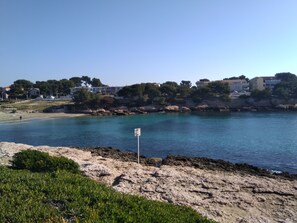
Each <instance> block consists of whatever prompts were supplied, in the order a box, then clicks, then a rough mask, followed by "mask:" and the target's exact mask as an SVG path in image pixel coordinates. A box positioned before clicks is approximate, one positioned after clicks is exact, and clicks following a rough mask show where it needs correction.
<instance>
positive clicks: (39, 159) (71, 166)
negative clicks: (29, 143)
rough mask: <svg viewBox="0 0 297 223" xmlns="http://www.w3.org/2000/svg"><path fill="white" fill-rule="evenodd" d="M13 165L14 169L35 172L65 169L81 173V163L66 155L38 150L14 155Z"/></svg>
mask: <svg viewBox="0 0 297 223" xmlns="http://www.w3.org/2000/svg"><path fill="white" fill-rule="evenodd" d="M11 164H12V165H11V166H12V168H14V169H26V170H30V171H33V172H53V171H57V170H65V171H68V172H71V173H79V172H80V171H79V165H78V164H77V163H76V162H74V161H73V160H70V159H67V158H65V157H52V156H50V155H49V154H48V153H45V152H41V151H37V150H24V151H21V152H19V153H16V154H15V155H14V156H13V160H12V162H11Z"/></svg>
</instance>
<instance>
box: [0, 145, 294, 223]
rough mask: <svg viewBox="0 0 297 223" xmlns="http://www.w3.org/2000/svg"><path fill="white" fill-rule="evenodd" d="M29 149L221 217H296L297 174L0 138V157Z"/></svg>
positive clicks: (122, 187)
mask: <svg viewBox="0 0 297 223" xmlns="http://www.w3.org/2000/svg"><path fill="white" fill-rule="evenodd" d="M25 149H35V150H40V151H45V152H48V153H50V154H51V155H55V156H65V157H68V158H70V159H73V160H74V161H76V162H77V163H79V165H80V168H81V170H82V172H83V173H84V174H85V175H86V176H88V177H90V178H92V179H94V180H97V181H100V182H104V183H106V184H108V185H110V186H112V187H113V188H114V189H115V190H117V191H120V192H123V193H130V194H136V195H140V196H145V197H147V198H148V199H153V200H161V201H165V202H170V203H175V204H179V205H187V206H190V207H192V208H193V209H195V210H197V211H198V212H199V213H201V214H203V215H205V216H208V217H209V218H212V219H214V220H217V221H218V222H223V223H224V222H228V223H232V222H240V223H244V222H267V223H268V222H288V223H289V222H297V212H296V210H297V177H296V175H290V174H285V173H284V174H275V173H271V172H269V171H266V170H263V169H260V168H257V167H252V166H249V165H245V164H241V165H239V164H237V165H236V164H232V163H229V162H225V161H215V160H211V159H206V158H188V157H167V158H166V159H163V160H162V159H158V158H145V157H141V164H137V163H136V162H135V160H136V155H135V154H134V153H131V152H121V151H119V150H115V149H112V148H101V147H98V148H80V149H79V148H69V147H49V146H37V147H34V146H30V145H24V144H15V143H7V142H1V143H0V163H1V164H4V165H8V164H9V160H11V158H12V156H13V155H14V154H15V153H17V152H19V151H21V150H25Z"/></svg>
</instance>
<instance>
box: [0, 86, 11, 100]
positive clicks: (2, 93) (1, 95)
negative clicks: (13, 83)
mask: <svg viewBox="0 0 297 223" xmlns="http://www.w3.org/2000/svg"><path fill="white" fill-rule="evenodd" d="M9 91H10V87H0V100H1V101H3V100H7V99H8V97H9V95H8V92H9Z"/></svg>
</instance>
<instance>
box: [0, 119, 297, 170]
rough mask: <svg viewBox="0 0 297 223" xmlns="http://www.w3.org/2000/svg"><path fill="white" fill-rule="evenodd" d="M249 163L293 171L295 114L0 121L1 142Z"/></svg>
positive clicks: (296, 149)
mask: <svg viewBox="0 0 297 223" xmlns="http://www.w3.org/2000/svg"><path fill="white" fill-rule="evenodd" d="M138 127H139V128H141V129H142V135H141V137H140V150H141V153H142V154H143V155H145V156H149V157H151V156H153V157H165V156H166V155H168V154H179V155H187V156H200V157H208V158H214V159H223V160H228V161H231V162H236V163H249V164H252V165H256V166H260V167H263V168H268V169H272V170H280V171H288V172H290V173H297V135H296V133H297V113H231V114H218V113H216V114H150V115H136V116H116V117H115V116H113V117H79V118H68V119H51V120H33V121H28V122H24V121H21V122H16V123H1V124H0V141H11V142H18V143H26V144H31V145H50V146H81V147H88V146H112V147H115V148H119V149H122V150H129V151H136V149H137V141H136V138H135V137H134V128H138Z"/></svg>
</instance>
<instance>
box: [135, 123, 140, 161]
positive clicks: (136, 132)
mask: <svg viewBox="0 0 297 223" xmlns="http://www.w3.org/2000/svg"><path fill="white" fill-rule="evenodd" d="M140 135H141V128H136V129H134V136H135V137H137V162H138V163H139V136H140Z"/></svg>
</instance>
